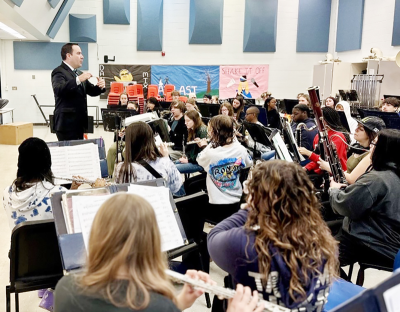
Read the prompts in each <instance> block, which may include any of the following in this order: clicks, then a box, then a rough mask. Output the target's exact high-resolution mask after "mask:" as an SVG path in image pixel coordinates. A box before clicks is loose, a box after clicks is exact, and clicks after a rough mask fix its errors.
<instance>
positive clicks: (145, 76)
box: [99, 64, 151, 99]
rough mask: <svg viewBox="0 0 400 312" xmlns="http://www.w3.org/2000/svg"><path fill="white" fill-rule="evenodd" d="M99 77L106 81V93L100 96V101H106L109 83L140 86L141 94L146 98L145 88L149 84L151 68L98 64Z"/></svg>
mask: <svg viewBox="0 0 400 312" xmlns="http://www.w3.org/2000/svg"><path fill="white" fill-rule="evenodd" d="M99 77H100V78H104V80H105V81H106V89H107V90H106V92H105V93H103V94H102V95H100V98H101V99H106V98H107V96H108V93H109V92H110V86H111V82H115V81H118V82H122V83H123V84H124V86H125V87H126V86H127V85H130V84H136V83H137V84H142V85H143V93H144V95H145V98H146V97H147V86H148V85H149V84H150V78H151V66H150V65H120V64H100V65H99Z"/></svg>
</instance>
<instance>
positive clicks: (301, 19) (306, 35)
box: [288, 0, 331, 52]
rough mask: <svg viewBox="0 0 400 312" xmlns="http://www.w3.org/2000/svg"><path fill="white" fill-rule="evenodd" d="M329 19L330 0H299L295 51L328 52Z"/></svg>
mask: <svg viewBox="0 0 400 312" xmlns="http://www.w3.org/2000/svg"><path fill="white" fill-rule="evenodd" d="M330 20H331V0H299V15H298V22H297V44H296V51H297V52H328V45H329V25H330ZM288 22H290V21H288Z"/></svg>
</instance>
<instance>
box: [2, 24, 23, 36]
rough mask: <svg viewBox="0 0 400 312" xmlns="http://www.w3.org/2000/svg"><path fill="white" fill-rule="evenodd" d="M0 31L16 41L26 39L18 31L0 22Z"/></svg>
mask: <svg viewBox="0 0 400 312" xmlns="http://www.w3.org/2000/svg"><path fill="white" fill-rule="evenodd" d="M0 29H2V30H4V31H5V32H8V33H9V34H10V35H13V36H14V37H17V38H18V39H26V37H24V36H22V35H21V34H20V33H19V32H18V31H16V30H14V29H12V28H11V27H8V26H7V25H5V24H3V23H2V22H0Z"/></svg>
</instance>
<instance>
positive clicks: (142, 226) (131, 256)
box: [79, 193, 175, 310]
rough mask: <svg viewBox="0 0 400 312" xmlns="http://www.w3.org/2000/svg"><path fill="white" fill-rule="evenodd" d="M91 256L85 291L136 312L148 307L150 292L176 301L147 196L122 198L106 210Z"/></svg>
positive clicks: (97, 224)
mask: <svg viewBox="0 0 400 312" xmlns="http://www.w3.org/2000/svg"><path fill="white" fill-rule="evenodd" d="M88 253H89V255H88V259H87V267H86V271H85V272H84V273H83V275H82V276H81V277H80V278H79V284H80V286H81V287H82V288H83V291H84V292H87V293H88V294H92V295H94V296H98V295H100V296H102V297H103V298H105V299H106V300H108V301H110V302H111V303H112V304H113V305H115V306H117V307H129V308H131V309H133V310H142V309H144V308H146V307H147V306H148V304H149V302H150V294H149V292H150V291H152V292H155V293H159V294H161V295H163V296H165V297H167V298H169V299H171V300H172V301H174V302H175V294H174V293H175V291H174V288H173V286H172V284H171V282H170V281H169V280H168V277H167V275H166V273H165V270H166V269H167V259H166V257H165V254H163V253H162V252H161V238H160V232H159V230H158V226H157V221H156V216H155V213H154V210H153V208H152V207H151V206H150V204H149V203H148V202H147V201H146V200H145V199H143V198H142V197H140V196H137V195H133V194H126V193H121V194H117V195H115V196H113V197H112V198H110V199H108V200H107V201H106V202H105V203H104V204H103V205H102V206H101V207H100V210H99V211H98V213H97V214H96V217H95V219H94V221H93V225H92V229H91V232H90V238H89V248H88ZM121 292H126V294H125V295H121Z"/></svg>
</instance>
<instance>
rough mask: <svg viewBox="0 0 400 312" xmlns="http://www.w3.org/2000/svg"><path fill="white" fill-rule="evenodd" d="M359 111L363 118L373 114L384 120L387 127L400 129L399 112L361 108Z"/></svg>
mask: <svg viewBox="0 0 400 312" xmlns="http://www.w3.org/2000/svg"><path fill="white" fill-rule="evenodd" d="M358 113H359V114H360V116H361V118H365V117H372V116H374V117H379V118H381V119H382V120H383V122H384V123H385V125H386V128H387V129H398V130H400V116H399V114H398V113H389V112H381V111H375V110H367V109H361V108H358Z"/></svg>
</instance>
